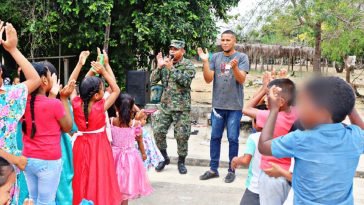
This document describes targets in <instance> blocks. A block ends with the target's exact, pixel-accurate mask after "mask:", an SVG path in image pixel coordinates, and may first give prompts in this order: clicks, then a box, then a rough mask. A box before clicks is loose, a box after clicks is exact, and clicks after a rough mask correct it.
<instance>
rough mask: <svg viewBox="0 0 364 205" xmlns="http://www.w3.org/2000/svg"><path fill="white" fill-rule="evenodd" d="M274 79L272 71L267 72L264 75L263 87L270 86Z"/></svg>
mask: <svg viewBox="0 0 364 205" xmlns="http://www.w3.org/2000/svg"><path fill="white" fill-rule="evenodd" d="M271 79H272V76H271V73H270V72H265V73H264V75H263V88H265V89H266V88H268V84H269V83H270V81H271Z"/></svg>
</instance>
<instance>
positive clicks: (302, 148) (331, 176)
mask: <svg viewBox="0 0 364 205" xmlns="http://www.w3.org/2000/svg"><path fill="white" fill-rule="evenodd" d="M281 90H282V89H281V88H280V87H276V86H274V87H272V88H271V89H270V92H269V98H268V99H269V100H268V101H269V104H270V114H269V117H268V119H267V123H266V125H265V127H264V128H263V131H262V134H261V137H260V140H259V151H260V152H261V153H262V154H265V155H269V156H275V157H277V158H283V157H294V158H295V166H294V171H293V179H292V184H293V189H294V204H298V205H300V204H305V205H307V204H308V205H310V204H315V205H317V204H343V205H344V204H345V205H352V204H354V201H353V193H352V191H353V178H354V175H355V170H356V168H357V166H358V162H359V157H360V155H361V154H362V153H363V152H364V146H363V145H364V133H363V131H362V129H360V128H359V127H358V126H356V125H350V126H345V125H344V124H342V121H343V120H344V119H345V118H346V116H347V115H349V114H350V113H352V111H353V108H354V104H355V95H354V92H353V90H352V88H351V87H350V85H349V84H347V83H346V82H345V81H344V80H342V79H340V78H338V77H320V78H315V79H313V80H311V81H309V82H308V83H306V84H305V86H304V88H303V89H302V91H301V92H300V93H299V95H298V98H297V102H298V103H297V113H298V117H299V120H300V123H301V124H302V126H303V127H304V128H305V129H306V130H305V131H295V132H291V133H289V134H287V135H282V136H281V137H278V138H276V139H273V136H274V132H275V124H276V121H277V116H278V113H279V112H280V109H281V108H280V106H279V104H280V101H281V99H282V92H281ZM338 99H340V100H338Z"/></svg>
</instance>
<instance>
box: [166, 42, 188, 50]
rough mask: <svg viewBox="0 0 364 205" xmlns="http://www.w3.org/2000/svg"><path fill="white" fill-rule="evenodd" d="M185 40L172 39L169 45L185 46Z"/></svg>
mask: <svg viewBox="0 0 364 205" xmlns="http://www.w3.org/2000/svg"><path fill="white" fill-rule="evenodd" d="M185 44H186V43H185V42H184V41H182V40H172V41H171V45H170V46H169V47H175V48H178V49H180V48H185Z"/></svg>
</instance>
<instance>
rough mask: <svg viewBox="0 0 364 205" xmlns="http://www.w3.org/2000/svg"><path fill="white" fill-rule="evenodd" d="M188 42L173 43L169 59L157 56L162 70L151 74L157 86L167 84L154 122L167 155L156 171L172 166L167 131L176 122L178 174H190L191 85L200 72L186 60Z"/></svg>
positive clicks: (160, 148)
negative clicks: (187, 162)
mask: <svg viewBox="0 0 364 205" xmlns="http://www.w3.org/2000/svg"><path fill="white" fill-rule="evenodd" d="M184 47H185V42H184V41H179V40H173V41H172V42H171V45H170V50H169V57H167V58H165V59H163V56H162V53H159V54H158V56H157V61H158V68H156V69H155V70H154V71H153V72H152V75H151V82H152V83H153V84H155V83H158V82H159V81H161V82H162V84H163V87H164V89H163V94H162V99H161V109H160V110H159V111H158V112H157V113H156V114H155V116H154V119H153V131H154V138H155V140H156V143H157V146H158V148H159V150H160V151H161V153H162V155H163V156H164V159H165V160H164V161H163V162H161V163H159V165H158V166H157V167H156V171H162V170H163V169H164V167H165V165H168V164H169V163H170V159H169V157H168V154H167V140H166V136H167V132H168V129H169V127H170V125H171V124H172V123H174V137H175V139H176V140H177V147H178V151H177V152H178V171H179V172H180V173H181V174H186V173H187V169H186V167H185V159H186V156H187V152H188V139H189V137H190V133H191V122H190V111H191V82H192V79H193V78H194V77H195V74H196V71H195V67H194V65H193V64H192V62H191V61H190V60H188V59H186V58H184V57H183V56H184V54H185V49H184Z"/></svg>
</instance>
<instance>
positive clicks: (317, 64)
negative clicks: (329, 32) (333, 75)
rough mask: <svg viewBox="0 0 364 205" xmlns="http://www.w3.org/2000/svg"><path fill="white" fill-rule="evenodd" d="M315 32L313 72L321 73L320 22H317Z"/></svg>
mask: <svg viewBox="0 0 364 205" xmlns="http://www.w3.org/2000/svg"><path fill="white" fill-rule="evenodd" d="M314 30H315V54H314V57H313V72H315V73H318V74H320V73H321V32H322V30H321V22H317V23H316V24H315V27H314Z"/></svg>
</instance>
